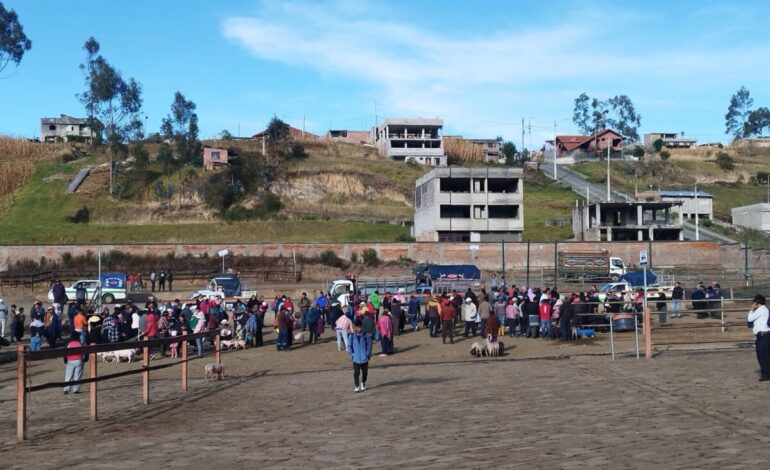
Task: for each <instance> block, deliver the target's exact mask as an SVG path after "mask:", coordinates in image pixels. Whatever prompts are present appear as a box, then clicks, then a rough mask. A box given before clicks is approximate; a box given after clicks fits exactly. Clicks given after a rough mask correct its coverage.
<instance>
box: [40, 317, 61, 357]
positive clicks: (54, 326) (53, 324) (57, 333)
mask: <svg viewBox="0 0 770 470" xmlns="http://www.w3.org/2000/svg"><path fill="white" fill-rule="evenodd" d="M44 326H45V338H46V341H47V342H48V346H49V347H51V348H55V347H56V342H57V341H58V340H59V338H61V317H60V316H59V313H58V312H57V311H56V309H55V308H53V307H48V308H47V309H46V319H45V325H44Z"/></svg>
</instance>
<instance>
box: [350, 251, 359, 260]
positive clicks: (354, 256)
mask: <svg viewBox="0 0 770 470" xmlns="http://www.w3.org/2000/svg"><path fill="white" fill-rule="evenodd" d="M350 262H351V263H358V252H357V251H354V252H353V253H351V254H350Z"/></svg>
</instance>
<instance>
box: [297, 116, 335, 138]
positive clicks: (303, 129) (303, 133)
mask: <svg viewBox="0 0 770 470" xmlns="http://www.w3.org/2000/svg"><path fill="white" fill-rule="evenodd" d="M331 127H332V126H329V128H331ZM302 138H303V139H304V138H305V116H302Z"/></svg>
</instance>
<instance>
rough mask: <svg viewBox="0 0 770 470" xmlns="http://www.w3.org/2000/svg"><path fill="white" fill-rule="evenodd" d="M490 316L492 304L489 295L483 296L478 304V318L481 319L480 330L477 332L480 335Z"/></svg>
mask: <svg viewBox="0 0 770 470" xmlns="http://www.w3.org/2000/svg"><path fill="white" fill-rule="evenodd" d="M490 316H492V305H490V303H489V297H487V296H484V297H483V299H482V300H481V303H480V304H479V318H480V319H481V332H480V333H479V334H480V335H481V336H484V332H485V331H486V328H487V322H488V321H489V317H490ZM495 336H497V335H495Z"/></svg>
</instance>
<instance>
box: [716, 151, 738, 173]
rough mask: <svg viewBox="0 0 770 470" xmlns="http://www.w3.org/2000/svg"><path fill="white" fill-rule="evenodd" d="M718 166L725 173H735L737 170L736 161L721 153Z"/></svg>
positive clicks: (718, 156) (718, 155) (718, 157)
mask: <svg viewBox="0 0 770 470" xmlns="http://www.w3.org/2000/svg"><path fill="white" fill-rule="evenodd" d="M717 165H718V166H719V168H721V169H723V170H725V171H733V170H734V169H735V160H733V157H731V156H730V155H728V154H727V153H725V152H719V153H717Z"/></svg>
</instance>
